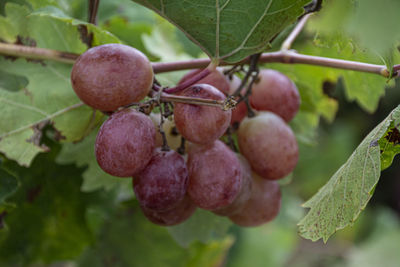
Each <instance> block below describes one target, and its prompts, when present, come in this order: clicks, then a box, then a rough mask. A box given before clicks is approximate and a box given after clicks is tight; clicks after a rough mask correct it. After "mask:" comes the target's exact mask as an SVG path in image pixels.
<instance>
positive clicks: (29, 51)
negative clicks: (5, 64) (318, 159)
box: [0, 43, 400, 78]
mask: <svg viewBox="0 0 400 267" xmlns="http://www.w3.org/2000/svg"><path fill="white" fill-rule="evenodd" d="M0 54H3V55H8V56H14V57H25V58H32V59H45V60H54V61H59V62H63V63H70V64H73V63H74V62H75V60H76V59H77V58H78V56H79V54H74V53H69V52H61V51H57V50H51V49H45V48H38V47H29V46H22V45H15V44H6V43H0ZM210 62H211V60H210V59H208V58H207V59H206V58H204V59H192V60H186V61H176V62H167V63H163V62H156V63H152V66H153V70H154V72H155V73H163V72H171V71H178V70H187V69H195V68H206V67H207V66H208V65H209V64H210ZM259 62H261V63H283V64H307V65H314V66H321V67H331V68H336V69H345V70H353V71H360V72H368V73H375V74H378V75H381V76H383V77H386V78H390V77H391V76H392V73H391V72H390V71H389V70H388V69H387V68H386V66H385V65H376V64H369V63H363V62H358V61H350V60H342V59H335V58H327V57H318V56H310V55H304V54H299V53H297V52H295V51H293V50H288V51H277V52H270V53H263V54H262V55H261V57H260V60H259ZM249 63H250V57H248V58H246V59H244V60H243V61H241V62H238V63H235V64H227V63H221V64H220V65H225V66H226V65H237V64H249ZM394 67H395V68H394V69H395V70H400V65H395V66H394Z"/></svg>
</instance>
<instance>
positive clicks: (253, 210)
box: [229, 175, 281, 227]
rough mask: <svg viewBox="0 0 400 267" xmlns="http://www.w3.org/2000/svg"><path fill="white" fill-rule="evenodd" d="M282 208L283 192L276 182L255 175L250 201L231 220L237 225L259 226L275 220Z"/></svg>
mask: <svg viewBox="0 0 400 267" xmlns="http://www.w3.org/2000/svg"><path fill="white" fill-rule="evenodd" d="M280 207H281V191H280V189H279V184H278V183H277V182H275V181H269V180H266V179H262V178H261V177H258V176H257V175H253V187H252V193H251V197H250V199H249V200H248V201H247V202H246V203H245V204H244V205H243V207H242V209H241V210H240V211H239V212H237V213H235V214H234V215H232V216H230V217H229V219H230V220H231V221H232V222H234V223H235V224H237V225H240V226H244V227H249V226H258V225H261V224H264V223H267V222H269V221H271V220H273V219H274V218H275V217H276V216H277V215H278V213H279V209H280Z"/></svg>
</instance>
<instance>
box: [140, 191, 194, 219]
mask: <svg viewBox="0 0 400 267" xmlns="http://www.w3.org/2000/svg"><path fill="white" fill-rule="evenodd" d="M141 209H142V212H143V214H144V215H145V216H146V218H147V219H149V220H150V221H151V222H152V223H155V224H158V225H161V226H172V225H177V224H180V223H182V222H184V221H186V220H187V219H189V218H190V216H192V214H193V213H194V212H195V211H196V205H195V204H194V203H193V202H192V200H191V199H190V198H189V197H188V196H187V195H186V196H185V197H184V198H183V199H182V200H181V201H180V202H179V203H178V205H176V207H175V208H173V209H170V210H167V211H155V210H151V209H146V208H145V207H142V206H141Z"/></svg>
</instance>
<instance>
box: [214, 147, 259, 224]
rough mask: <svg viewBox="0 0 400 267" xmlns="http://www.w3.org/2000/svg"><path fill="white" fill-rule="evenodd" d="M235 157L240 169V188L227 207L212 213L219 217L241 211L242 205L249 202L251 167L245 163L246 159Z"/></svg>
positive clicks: (240, 156) (238, 155) (239, 156)
mask: <svg viewBox="0 0 400 267" xmlns="http://www.w3.org/2000/svg"><path fill="white" fill-rule="evenodd" d="M237 157H238V159H239V162H240V168H241V172H242V186H241V190H240V192H239V194H238V196H237V197H236V198H235V200H234V201H233V202H232V203H231V204H229V205H228V206H226V207H224V208H222V209H218V210H215V211H213V212H214V213H215V214H218V215H221V216H231V215H233V214H235V213H237V212H239V211H240V210H241V208H242V207H243V205H244V204H245V203H246V202H247V200H249V198H250V196H251V188H252V178H251V167H250V165H249V163H248V162H247V160H246V158H245V157H243V156H242V155H240V154H237Z"/></svg>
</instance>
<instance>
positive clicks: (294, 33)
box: [281, 13, 313, 51]
mask: <svg viewBox="0 0 400 267" xmlns="http://www.w3.org/2000/svg"><path fill="white" fill-rule="evenodd" d="M312 14H313V13H309V14H307V15H304V17H302V18H301V19H300V21H299V22H298V23H297V25H296V27H294V29H293V31H292V32H291V33H290V34H289V36H288V37H287V38H286V40H285V41H284V42H283V44H282V46H281V51H288V50H290V48H291V47H292V44H293V42H294V41H295V40H296V38H297V36H298V35H299V34H300V32H301V31H302V30H303V28H304V26H305V25H306V23H307V21H308V19H309V18H310V16H311V15H312Z"/></svg>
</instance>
